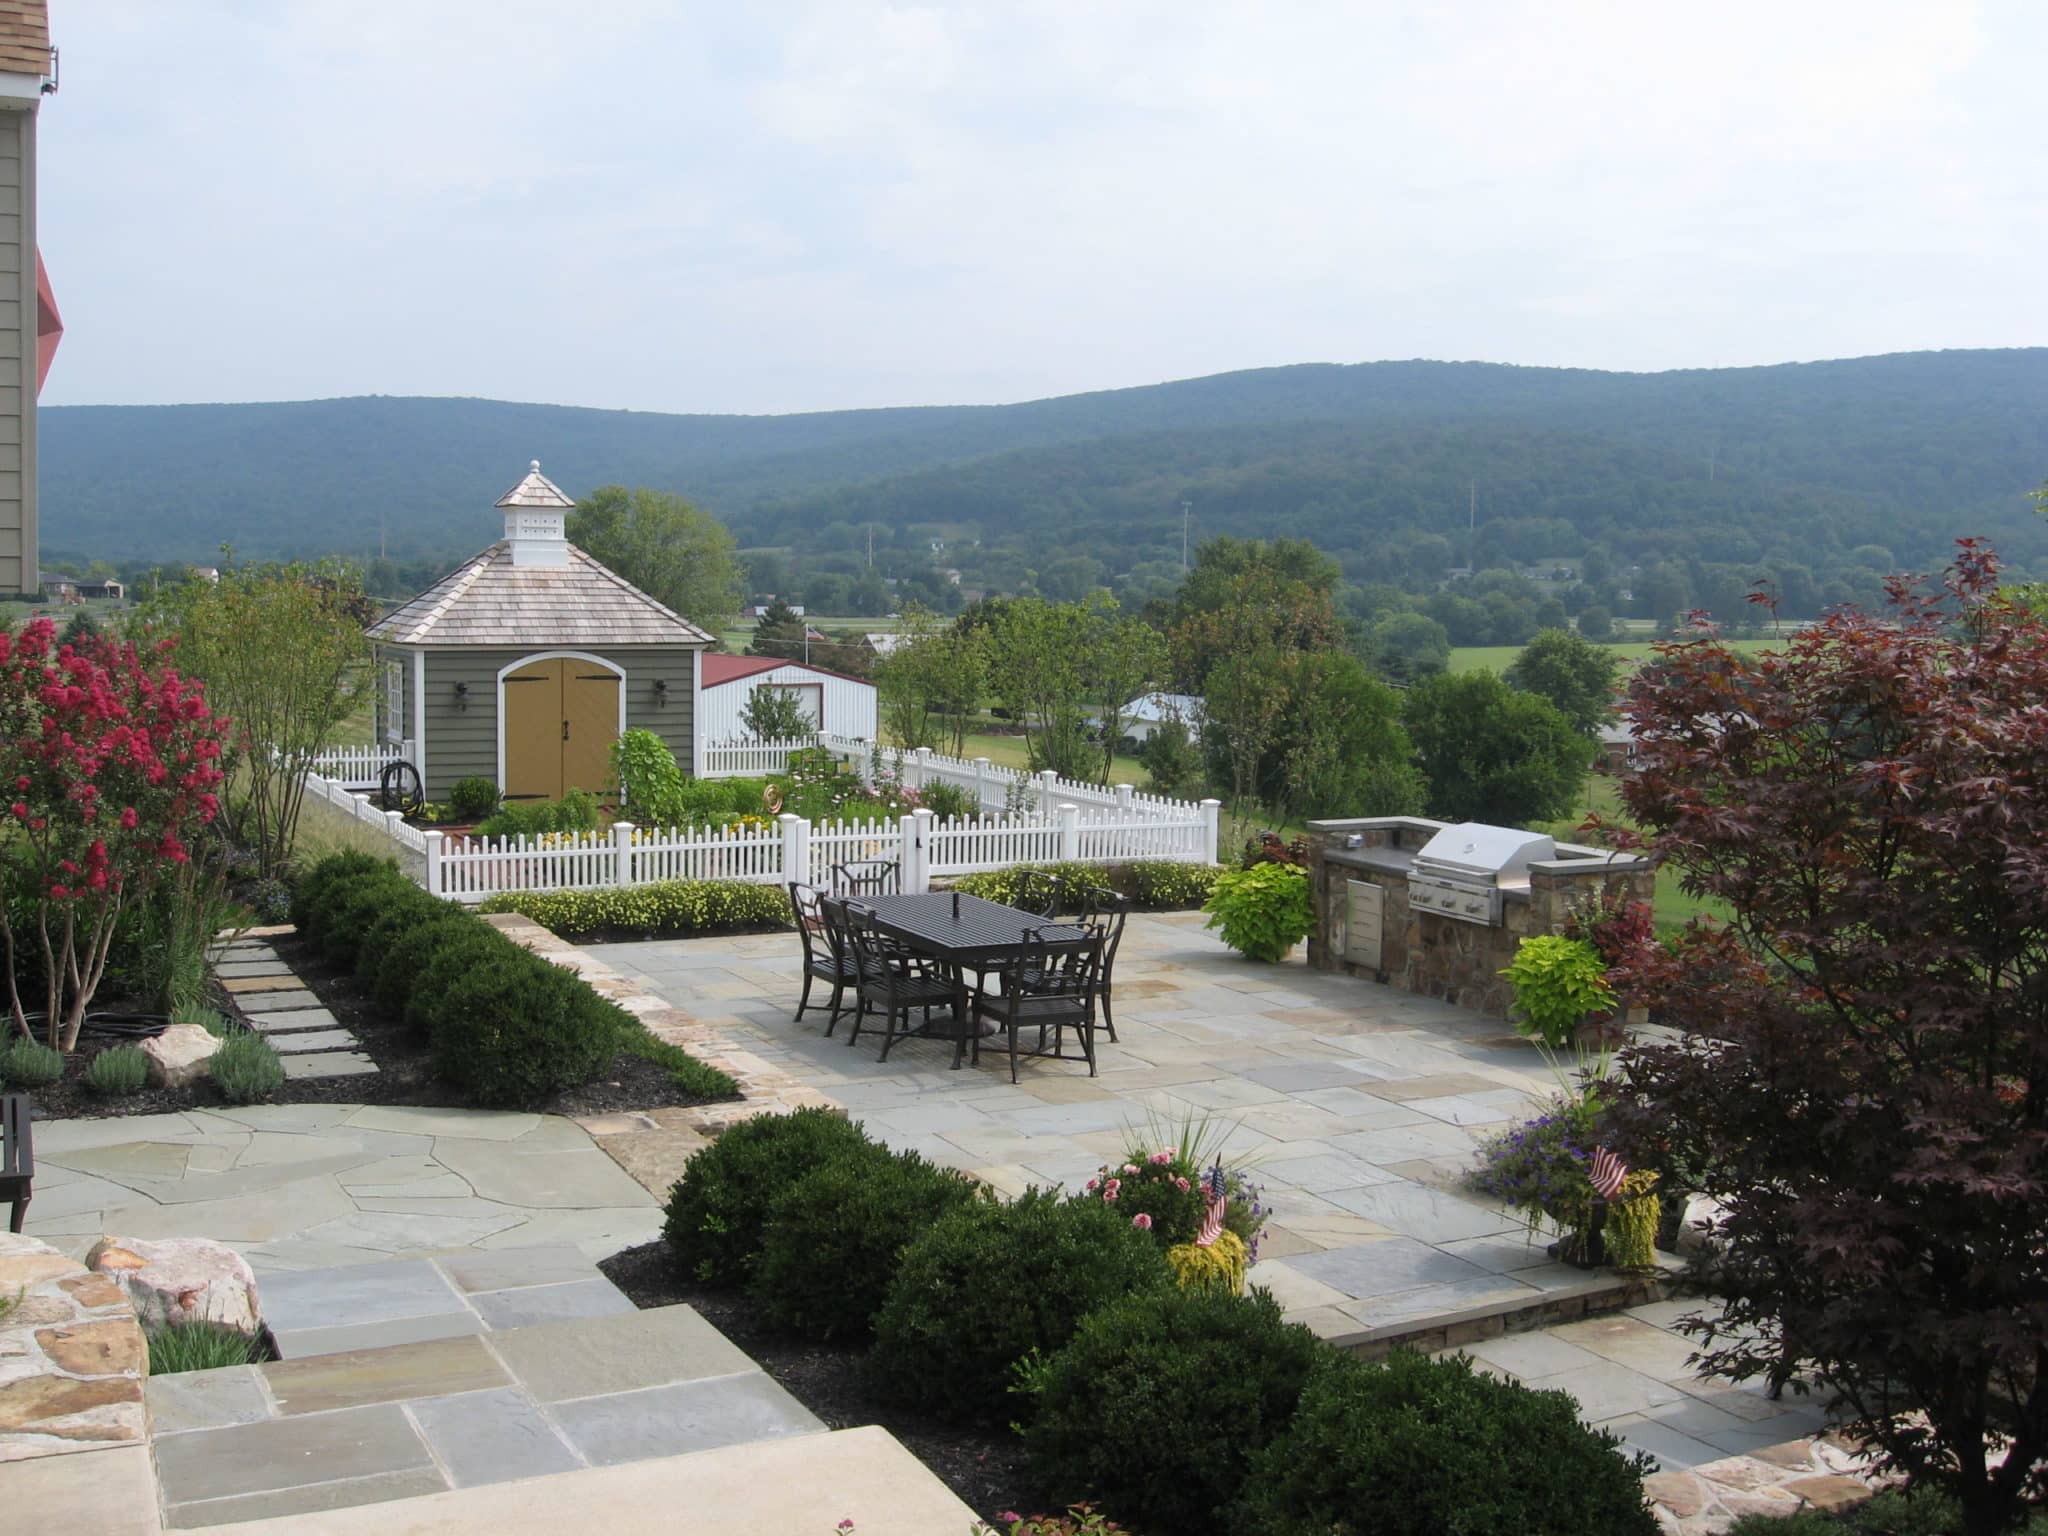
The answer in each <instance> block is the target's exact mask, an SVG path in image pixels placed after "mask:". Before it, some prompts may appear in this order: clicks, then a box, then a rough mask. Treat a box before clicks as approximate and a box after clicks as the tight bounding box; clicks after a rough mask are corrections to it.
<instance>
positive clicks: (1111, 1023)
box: [1076, 885, 1131, 1042]
mask: <svg viewBox="0 0 2048 1536" xmlns="http://www.w3.org/2000/svg"><path fill="white" fill-rule="evenodd" d="M1076 904H1077V906H1078V908H1079V913H1080V921H1081V922H1082V923H1084V924H1085V925H1087V926H1088V927H1089V928H1092V929H1094V930H1095V931H1096V932H1097V933H1099V934H1100V935H1101V936H1102V989H1101V999H1100V1001H1101V1007H1102V1027H1103V1030H1104V1031H1105V1032H1106V1033H1107V1034H1108V1035H1109V1038H1110V1040H1111V1041H1112V1042H1114V1041H1115V1039H1116V1013H1115V1011H1114V1009H1113V1007H1112V1006H1111V998H1112V996H1113V994H1114V993H1115V990H1116V952H1117V948H1118V946H1119V945H1121V944H1122V943H1123V941H1124V923H1125V921H1126V920H1127V919H1128V918H1129V917H1130V915H1131V898H1130V897H1128V896H1124V895H1121V894H1119V893H1118V892H1116V891H1112V890H1111V889H1109V887H1108V886H1104V885H1092V886H1086V887H1084V888H1083V889H1082V890H1081V892H1080V893H1079V895H1078V899H1077V903H1076Z"/></svg>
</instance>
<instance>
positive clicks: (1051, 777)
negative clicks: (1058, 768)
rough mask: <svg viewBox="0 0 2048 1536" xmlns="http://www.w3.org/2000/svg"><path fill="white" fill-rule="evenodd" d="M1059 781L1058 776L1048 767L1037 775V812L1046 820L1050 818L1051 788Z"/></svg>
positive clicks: (1051, 805) (1051, 804)
mask: <svg viewBox="0 0 2048 1536" xmlns="http://www.w3.org/2000/svg"><path fill="white" fill-rule="evenodd" d="M1059 781H1060V776H1059V775H1058V774H1057V773H1055V772H1053V771H1052V769H1050V768H1047V769H1045V770H1043V771H1042V772H1040V774H1039V775H1038V814H1039V815H1041V816H1043V817H1044V818H1045V819H1046V820H1047V821H1050V820H1052V807H1053V799H1052V796H1053V788H1054V786H1055V785H1057V784H1058V783H1059Z"/></svg>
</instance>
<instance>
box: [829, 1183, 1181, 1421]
mask: <svg viewBox="0 0 2048 1536" xmlns="http://www.w3.org/2000/svg"><path fill="white" fill-rule="evenodd" d="M1173 1283H1174V1282H1173V1272H1172V1270H1171V1269H1169V1268H1168V1266H1167V1263H1166V1256H1165V1255H1164V1254H1163V1253H1161V1252H1160V1251H1159V1245H1158V1244H1157V1243H1155V1242H1153V1241H1152V1239H1151V1238H1150V1237H1148V1236H1147V1235H1146V1234H1145V1233H1143V1232H1141V1231H1139V1230H1138V1229H1137V1228H1136V1227H1134V1226H1132V1225H1131V1223H1130V1221H1129V1220H1128V1219H1127V1218H1125V1217H1123V1216H1121V1215H1119V1214H1118V1213H1117V1211H1116V1208H1115V1207H1114V1206H1105V1205H1074V1204H1070V1203H1068V1202H1067V1201H1066V1200H1064V1199H1062V1198H1061V1197H1060V1195H1059V1194H1058V1193H1057V1192H1053V1191H1046V1190H1028V1191H1026V1192H1025V1194H1024V1195H1023V1196H1022V1197H1021V1198H1019V1199H1017V1200H1015V1201H1013V1202H1011V1203H1010V1204H1008V1205H981V1204H969V1205H962V1206H957V1207H955V1208H954V1209H953V1210H951V1211H948V1212H947V1213H946V1214H945V1215H944V1216H942V1217H940V1218H939V1219H938V1221H936V1222H934V1223H933V1224H932V1226H931V1227H930V1228H928V1229H927V1230H926V1231H925V1233H924V1234H923V1235H922V1236H921V1237H919V1238H918V1239H917V1241H916V1242H914V1243H912V1244H911V1245H910V1246H909V1247H908V1248H906V1249H904V1250H903V1256H902V1259H901V1261H900V1262H899V1263H898V1264H897V1266H896V1276H895V1279H894V1280H892V1281H891V1282H890V1285H889V1293H888V1296H887V1298H886V1299H885V1300H884V1301H883V1303H882V1310H881V1311H880V1312H878V1313H876V1314H875V1347H874V1349H873V1351H872V1352H871V1353H870V1354H869V1356H868V1375H869V1379H870V1380H871V1381H872V1382H873V1383H874V1386H875V1388H876V1390H877V1391H879V1392H880V1393H881V1394H882V1395H883V1396H885V1397H888V1398H890V1399H892V1400H894V1401H896V1402H899V1403H903V1404H905V1405H907V1406H910V1407H913V1408H920V1409H923V1410H925V1411H927V1412H930V1413H934V1414H939V1415H942V1416H944V1417H946V1418H949V1419H965V1420H970V1421H972V1422H975V1423H979V1424H1002V1423H1005V1422H1007V1421H1008V1420H1009V1419H1010V1418H1011V1417H1012V1416H1013V1415H1014V1414H1015V1411H1016V1406H1017V1400H1016V1398H1015V1397H1014V1396H1012V1394H1011V1386H1012V1383H1013V1381H1014V1380H1015V1375H1016V1369H1017V1367H1018V1366H1019V1365H1020V1364H1022V1363H1024V1362H1025V1361H1027V1360H1029V1359H1031V1358H1032V1357H1033V1356H1035V1355H1038V1354H1044V1353H1050V1352H1051V1351H1053V1350H1056V1349H1063V1348H1065V1347H1066V1345H1067V1343H1068V1341H1069V1340H1071V1339H1072V1338H1073V1337H1074V1331H1075V1329H1077V1328H1078V1327H1079V1326H1080V1323H1081V1319H1082V1318H1084V1317H1086V1316H1087V1315H1088V1314H1089V1313H1090V1312H1093V1311H1094V1310H1096V1308H1098V1307H1101V1306H1105V1305H1107V1304H1108V1303H1109V1302H1112V1301H1115V1300H1117V1299H1119V1298H1120V1297H1124V1296H1131V1295H1136V1294H1139V1293H1142V1292H1146V1291H1157V1290H1164V1289H1167V1288H1169V1287H1171V1286H1172V1285H1173ZM1143 1451H1144V1447H1142V1446H1132V1447H1130V1452H1131V1454H1133V1455H1138V1454H1142V1453H1143Z"/></svg>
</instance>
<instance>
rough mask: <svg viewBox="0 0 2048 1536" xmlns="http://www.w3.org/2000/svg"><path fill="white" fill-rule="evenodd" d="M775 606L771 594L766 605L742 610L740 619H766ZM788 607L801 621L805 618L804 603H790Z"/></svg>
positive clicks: (751, 604) (750, 606) (750, 604)
mask: <svg viewBox="0 0 2048 1536" xmlns="http://www.w3.org/2000/svg"><path fill="white" fill-rule="evenodd" d="M774 606H775V598H774V595H773V594H770V596H769V598H768V601H767V602H765V603H749V604H747V606H746V607H744V608H742V609H741V610H740V617H741V618H743V619H765V618H767V617H768V610H769V609H770V608H772V607H774ZM788 607H789V611H790V614H791V615H792V616H793V617H795V618H799V619H800V618H802V617H803V616H804V605H803V604H802V603H790V604H789V605H788Z"/></svg>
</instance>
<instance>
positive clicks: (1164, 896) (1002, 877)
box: [953, 859, 1223, 911]
mask: <svg viewBox="0 0 2048 1536" xmlns="http://www.w3.org/2000/svg"><path fill="white" fill-rule="evenodd" d="M1027 870H1037V871H1041V872H1043V873H1046V874H1051V875H1058V876H1059V877H1060V878H1061V879H1062V880H1064V881H1065V882H1066V883H1067V884H1068V885H1069V886H1070V887H1071V886H1080V885H1102V886H1107V887H1109V889H1111V890H1113V891H1115V892H1116V893H1117V894H1118V895H1120V896H1128V897H1130V898H1131V905H1132V906H1133V907H1137V908H1141V909H1145V910H1149V911H1181V910H1184V909H1189V908H1194V907H1199V906H1201V905H1202V903H1203V902H1205V901H1207V900H1208V899H1209V893H1210V892H1211V891H1212V890H1214V889H1215V886H1216V877H1217V876H1218V875H1220V874H1222V873H1223V867H1222V866H1221V865H1218V864H1176V863H1173V862H1171V861H1169V860H1166V859H1141V860H1138V861H1137V862H1134V863H1130V864H1072V863H1053V864H1013V865H1011V866H1010V867H1009V868H1008V869H995V870H990V871H988V872H987V873H985V874H978V875H962V876H960V878H959V879H957V880H955V881H954V882H953V889H954V890H956V891H959V892H961V893H962V894H964V895H968V896H979V897H981V898H983V899H984V900H986V901H1000V902H1003V903H1005V904H1008V903H1009V902H1011V901H1013V900H1015V899H1016V895H1017V879H1018V876H1020V875H1022V874H1024V873H1025V872H1026V871H1027Z"/></svg>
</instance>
